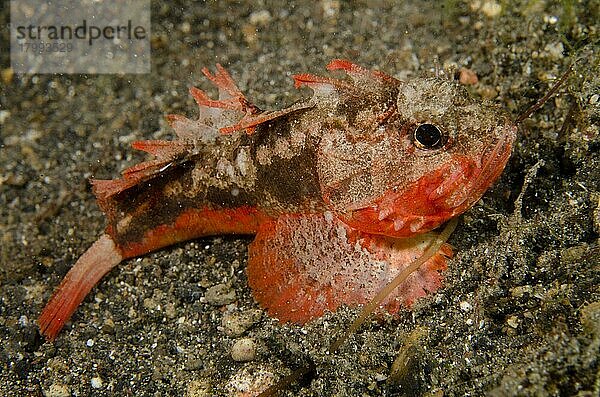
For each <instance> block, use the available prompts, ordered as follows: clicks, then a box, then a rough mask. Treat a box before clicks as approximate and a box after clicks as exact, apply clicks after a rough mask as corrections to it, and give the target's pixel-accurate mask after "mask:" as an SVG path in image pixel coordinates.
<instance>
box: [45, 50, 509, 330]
mask: <svg viewBox="0 0 600 397" xmlns="http://www.w3.org/2000/svg"><path fill="white" fill-rule="evenodd" d="M328 69H329V70H335V69H341V70H343V71H344V72H346V74H347V75H348V76H349V79H344V80H339V79H334V78H330V77H317V76H313V75H308V74H301V75H296V76H294V79H295V82H296V86H303V85H306V86H308V87H310V88H311V89H312V90H313V91H314V95H313V97H312V98H310V99H307V100H305V101H303V102H300V103H297V104H295V105H293V106H291V107H289V108H287V109H283V110H279V111H273V112H263V111H261V110H259V109H258V108H257V107H256V106H254V105H252V104H251V103H250V102H249V101H248V100H247V99H246V98H245V97H244V96H243V94H242V93H241V92H240V91H239V89H238V88H237V87H236V85H235V84H234V82H233V80H232V79H231V77H230V76H229V74H228V73H227V72H226V71H225V70H224V69H223V68H222V67H221V66H220V65H217V73H216V74H214V75H213V74H211V73H210V72H209V71H208V70H206V69H205V70H204V73H205V75H206V76H207V77H208V78H209V79H210V80H212V81H213V83H215V85H216V86H217V87H218V88H219V99H218V100H212V99H210V98H209V97H208V96H207V95H206V94H205V93H204V92H202V91H200V90H198V89H196V88H192V89H191V90H190V92H191V94H192V95H193V97H194V98H195V99H196V102H197V103H198V105H199V111H200V115H199V118H198V119H197V120H190V119H187V118H185V117H182V116H168V120H169V121H170V123H171V126H172V127H173V128H174V130H175V132H176V134H177V137H178V139H177V140H175V141H142V142H136V143H134V145H133V146H134V147H135V148H137V149H140V150H144V151H146V152H149V153H150V154H152V155H154V157H155V158H154V160H151V161H148V162H145V163H142V164H138V165H136V166H134V167H131V168H129V169H127V170H125V171H124V174H123V176H122V178H121V179H116V180H108V181H107V180H94V181H92V183H93V187H94V192H95V194H96V196H97V198H98V203H99V205H100V207H101V208H102V209H103V210H104V212H105V213H106V215H107V218H108V226H107V228H106V231H105V234H104V235H102V236H101V237H100V239H99V240H98V241H97V242H96V243H95V244H94V245H92V247H91V248H90V249H89V250H88V251H87V252H86V253H85V254H84V255H83V256H82V257H81V258H80V259H79V260H78V261H77V263H76V264H75V266H74V267H73V269H72V270H71V271H70V272H69V273H68V274H67V276H66V277H65V279H64V280H63V282H62V284H61V286H60V287H59V288H58V290H57V291H56V292H55V294H54V296H53V297H52V299H51V300H50V302H49V303H48V305H47V306H46V308H45V309H44V311H43V313H42V315H41V316H40V320H39V323H40V328H41V330H42V333H43V334H45V335H46V336H47V337H48V338H49V339H53V338H55V337H56V335H57V333H58V331H59V330H60V329H61V328H62V326H63V325H64V323H65V322H66V321H67V320H68V319H69V318H70V316H71V314H72V313H73V312H74V310H75V309H76V307H77V306H78V305H79V303H80V302H81V301H82V300H83V299H84V298H85V296H86V295H87V293H88V292H89V291H90V290H91V288H92V287H93V286H94V285H95V284H96V283H97V282H98V280H99V279H100V278H101V277H102V276H103V275H104V274H105V273H107V272H108V271H109V270H110V269H111V268H112V267H113V266H115V265H116V264H118V263H119V262H121V261H122V260H123V259H126V258H130V257H135V256H138V255H143V254H145V253H147V252H150V251H153V250H156V249H159V248H161V247H165V246H168V245H170V244H173V243H177V242H181V241H185V240H189V239H193V238H198V237H202V236H207V235H215V234H232V233H233V234H255V235H256V238H255V240H254V241H253V242H252V244H251V245H250V247H249V259H248V270H247V271H248V281H249V284H250V286H251V288H252V290H253V293H254V296H255V298H256V299H257V301H258V302H259V303H260V304H261V305H262V306H263V307H265V308H266V309H267V310H268V312H269V313H270V314H271V315H273V316H275V317H277V318H279V319H280V320H282V321H294V322H298V323H304V322H306V321H308V320H310V319H311V318H314V317H317V316H320V315H322V314H323V312H324V311H326V310H335V309H336V308H337V307H338V306H340V305H341V304H348V305H356V304H363V303H365V302H367V301H368V300H369V299H370V298H371V297H373V296H374V295H375V294H376V293H377V291H378V290H379V289H380V288H381V287H383V286H384V285H385V284H386V283H387V282H388V281H389V280H391V279H392V278H393V277H394V276H395V275H396V274H398V272H400V271H401V270H402V268H403V267H405V266H407V265H408V264H409V263H410V262H411V261H412V260H414V259H415V258H416V257H418V256H420V255H421V254H422V252H423V250H424V249H425V248H426V246H427V245H428V243H429V242H430V240H431V239H432V235H431V234H430V233H427V232H429V231H430V230H432V229H434V228H436V227H438V226H439V225H441V224H442V223H444V222H445V221H447V220H448V219H450V218H452V217H454V216H456V215H458V214H460V213H462V212H464V211H465V210H466V209H467V208H469V207H470V206H471V205H473V203H475V202H476V201H477V200H478V199H479V198H480V197H481V195H482V194H483V193H484V192H485V190H486V189H487V188H488V187H489V186H490V185H491V184H492V182H493V181H494V180H495V179H496V178H497V177H498V175H499V174H500V173H501V172H502V169H503V168H504V166H505V164H506V161H507V159H508V157H509V156H510V152H511V148H512V144H513V142H514V139H515V136H516V127H515V126H514V125H513V124H512V123H511V121H510V119H509V118H508V117H507V116H506V115H505V114H504V113H503V112H502V111H500V110H499V109H498V108H496V107H494V106H492V105H486V104H481V103H477V102H476V101H474V100H472V99H471V98H470V97H469V96H468V94H467V93H466V91H465V90H464V89H463V88H462V87H460V86H458V85H457V84H456V83H455V82H452V81H447V80H442V79H438V78H428V79H415V80H413V81H410V82H403V81H400V80H397V79H395V78H393V77H391V76H388V75H386V74H384V73H382V72H379V71H369V70H367V69H364V68H362V67H360V66H357V65H355V64H352V63H350V62H348V61H343V60H334V61H332V62H331V63H330V64H329V65H328ZM451 255H452V251H451V250H450V248H449V246H447V245H445V246H443V248H442V249H441V250H440V252H439V253H438V254H437V255H436V256H434V257H433V258H432V259H430V260H429V261H428V262H426V263H425V264H424V265H423V266H422V267H421V268H420V269H419V270H418V271H417V272H415V274H413V275H411V276H410V277H409V279H408V280H406V281H405V282H404V283H403V284H402V285H401V286H400V288H398V289H397V291H396V292H395V293H394V294H393V295H392V296H390V297H389V298H388V299H387V300H386V302H385V307H386V308H387V309H388V310H389V311H391V312H395V311H397V310H398V309H399V307H400V306H402V305H410V304H411V303H412V302H413V301H414V300H415V299H417V298H419V297H421V296H424V295H425V294H426V293H427V292H429V291H435V290H436V289H437V288H439V286H440V282H441V275H440V272H441V271H442V270H444V269H445V268H446V258H447V257H449V256H451Z"/></svg>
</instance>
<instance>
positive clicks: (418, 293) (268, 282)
mask: <svg viewBox="0 0 600 397" xmlns="http://www.w3.org/2000/svg"><path fill="white" fill-rule="evenodd" d="M433 238H435V236H434V235H433V234H431V233H430V234H424V235H422V236H418V237H414V238H406V239H390V238H387V237H384V236H377V235H369V234H365V233H361V232H359V231H357V230H355V229H352V228H350V227H349V226H347V225H345V224H344V223H342V222H341V221H339V220H337V219H335V218H333V219H331V217H330V216H329V217H326V216H323V215H308V216H298V215H289V216H282V217H280V218H279V219H277V220H274V221H272V222H267V223H265V224H263V225H262V227H261V228H260V229H259V232H258V233H257V235H256V239H255V240H254V241H253V242H252V244H250V247H249V250H248V268H247V273H248V283H249V285H250V287H251V288H252V291H253V294H254V297H255V299H256V300H257V301H258V302H259V304H260V305H261V306H263V307H264V308H265V309H266V310H267V311H268V312H269V314H270V315H271V316H273V317H276V318H278V319H279V320H280V321H282V322H294V323H299V324H303V323H306V322H307V321H309V320H311V319H313V318H316V317H320V316H322V315H323V313H325V312H326V311H334V310H336V309H337V308H338V307H339V306H341V305H342V304H346V305H348V306H357V305H362V304H366V303H367V302H369V301H370V300H371V299H372V298H373V297H374V296H375V295H376V294H377V293H378V292H379V290H381V289H382V288H383V287H384V286H385V285H387V283H388V282H389V281H390V280H392V279H393V278H394V277H395V276H396V275H397V274H399V273H400V272H401V271H402V269H404V268H405V267H407V266H408V265H410V264H411V263H412V262H413V261H414V260H415V259H416V258H418V257H420V256H421V255H422V254H423V252H424V250H425V249H426V248H427V246H428V245H429V244H430V242H431V241H432V239H433ZM451 256H452V249H451V248H450V246H449V245H447V244H444V245H443V246H442V248H441V249H440V251H439V252H438V253H437V254H436V255H435V256H433V257H432V258H431V259H430V260H428V261H427V262H425V263H424V264H423V265H422V266H421V267H420V268H419V269H417V270H416V271H415V272H414V273H412V274H411V275H410V276H409V277H408V278H407V280H406V281H404V282H403V283H402V284H401V285H400V286H399V287H398V288H397V289H396V290H395V291H394V292H393V293H392V294H390V296H388V298H387V299H386V300H385V301H383V303H382V306H383V308H384V309H385V310H387V311H389V312H390V313H396V312H398V310H400V308H401V307H410V306H411V305H412V304H413V303H414V301H415V300H416V299H418V298H421V297H424V296H426V295H428V294H430V293H432V292H435V291H436V290H437V289H438V288H440V286H441V284H442V279H443V276H442V274H441V272H442V271H444V270H445V269H446V267H447V259H448V258H449V257H451Z"/></svg>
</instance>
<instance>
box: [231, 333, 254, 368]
mask: <svg viewBox="0 0 600 397" xmlns="http://www.w3.org/2000/svg"><path fill="white" fill-rule="evenodd" d="M255 356H256V343H255V342H254V340H252V338H242V339H240V340H238V341H237V342H235V343H234V345H233V347H232V348H231V358H233V360H234V361H238V362H246V361H252V360H254V357H255Z"/></svg>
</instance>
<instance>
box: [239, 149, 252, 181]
mask: <svg viewBox="0 0 600 397" xmlns="http://www.w3.org/2000/svg"><path fill="white" fill-rule="evenodd" d="M235 165H236V166H237V169H238V170H239V171H240V174H241V175H242V176H246V175H248V171H249V169H250V166H251V164H250V160H249V156H248V149H246V148H242V149H241V150H240V151H239V152H238V154H237V157H236V158H235Z"/></svg>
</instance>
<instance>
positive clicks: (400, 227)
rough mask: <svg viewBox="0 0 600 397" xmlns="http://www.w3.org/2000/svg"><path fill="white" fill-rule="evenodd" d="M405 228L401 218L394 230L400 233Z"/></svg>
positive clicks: (397, 220)
mask: <svg viewBox="0 0 600 397" xmlns="http://www.w3.org/2000/svg"><path fill="white" fill-rule="evenodd" d="M403 227H404V221H403V220H402V219H400V218H398V219H396V220H395V221H394V230H395V231H398V230H400V229H402V228H403Z"/></svg>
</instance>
